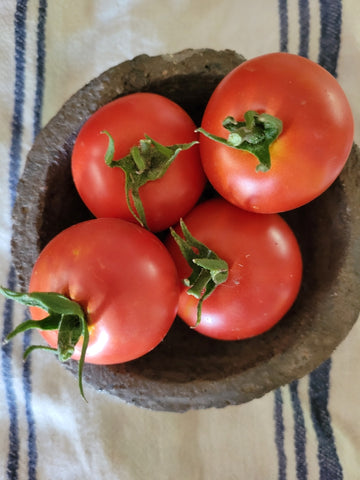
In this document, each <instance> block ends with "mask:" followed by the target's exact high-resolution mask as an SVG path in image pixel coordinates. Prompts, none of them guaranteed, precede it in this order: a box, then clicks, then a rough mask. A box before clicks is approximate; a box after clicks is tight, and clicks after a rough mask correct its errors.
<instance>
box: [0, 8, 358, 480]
mask: <svg viewBox="0 0 360 480" xmlns="http://www.w3.org/2000/svg"><path fill="white" fill-rule="evenodd" d="M359 17H360V3H359V2H358V1H357V0H343V1H341V0H311V1H310V0H267V1H266V2H265V1H263V0H252V1H251V2H248V1H246V2H245V1H243V0H222V1H221V2H219V1H218V0H217V1H215V0H196V1H193V0H169V1H165V0H154V1H152V2H150V1H147V0H107V1H105V0H103V1H95V0H76V1H70V0H62V1H55V0H49V1H47V0H0V63H1V76H0V112H1V122H0V182H1V187H0V189H1V200H2V206H1V209H0V284H1V285H3V286H8V287H10V288H14V286H15V285H16V283H15V277H14V270H13V267H12V265H11V255H10V239H11V209H12V206H13V204H14V200H15V194H16V184H17V181H18V179H19V177H20V175H21V172H22V168H23V166H24V162H25V158H26V154H27V152H28V151H29V149H30V147H31V145H32V142H33V140H34V136H35V135H36V133H37V132H38V131H39V129H40V128H41V127H42V126H43V125H44V124H46V123H47V122H48V121H49V120H50V118H51V117H52V116H53V115H55V114H56V113H57V111H58V109H59V108H60V107H61V105H62V104H63V102H64V101H66V100H67V99H68V98H69V97H70V96H71V95H72V94H73V93H75V91H76V90H78V89H79V88H80V87H81V86H82V85H83V84H85V83H87V82H88V81H89V80H90V79H92V78H93V77H95V76H97V75H98V74H100V73H101V72H102V71H104V70H106V69H107V68H109V67H111V66H113V65H115V64H118V63H120V62H122V61H124V60H127V59H131V58H133V57H135V56H136V55H138V54H141V53H147V54H149V55H156V54H161V53H174V52H177V51H180V50H182V49H185V48H203V47H209V48H214V49H216V50H220V49H225V48H228V49H233V50H236V51H237V52H239V53H242V54H243V55H244V56H245V57H247V58H251V57H254V56H256V55H260V54H263V53H268V52H272V51H279V50H281V51H289V52H292V53H298V54H300V55H304V56H308V57H309V58H311V59H312V60H314V61H317V62H318V63H320V64H321V65H323V66H324V67H325V68H327V69H328V70H329V71H330V72H331V73H332V74H333V75H335V76H336V77H337V79H338V81H339V83H340V84H341V85H342V87H343V88H344V90H345V92H346V94H347V96H348V98H349V100H350V103H351V105H352V107H353V111H354V117H355V125H356V131H355V141H356V142H357V143H358V142H359V141H360V109H359V105H360V89H359V87H358V81H359V78H360V32H359V28H358V19H359ZM34 188H36V185H34ZM359 208H360V206H359ZM24 315H25V310H24V309H23V308H22V307H19V306H16V305H14V304H12V303H11V302H8V301H5V300H4V299H3V298H0V332H1V333H0V334H1V338H2V339H3V338H4V337H5V336H6V334H7V333H8V332H9V331H10V330H11V329H12V328H13V326H14V325H17V324H18V323H20V321H22V320H23V319H24ZM339 321H341V319H339ZM37 335H38V334H37V333H33V334H29V335H25V336H24V337H22V338H20V337H19V338H15V339H14V341H13V342H11V343H9V344H7V345H6V347H3V348H2V349H1V350H0V423H1V429H0V444H1V450H0V477H1V478H3V479H8V480H25V479H29V480H35V479H37V480H50V479H51V480H63V479H66V478H72V479H76V480H77V479H82V478H91V479H107V480H118V479H121V480H142V479H144V480H145V479H146V480H149V479H154V480H155V479H156V480H172V479H174V480H175V479H176V480H177V479H184V480H187V479H189V480H218V479H220V478H221V479H223V480H238V479H241V480H242V479H246V480H265V479H266V480H272V479H279V480H293V479H297V480H305V479H309V480H313V479H321V480H325V479H326V480H340V479H348V480H357V479H360V456H359V451H360V408H359V405H360V386H359V373H358V365H359V364H360V349H359V341H360V324H359V323H357V324H356V325H355V327H354V328H353V329H352V331H351V332H350V334H349V335H348V337H347V338H346V340H345V341H344V342H343V343H342V344H341V345H340V346H339V347H338V348H337V350H336V351H335V352H334V354H333V355H332V357H331V358H330V359H329V360H327V361H326V362H325V363H324V364H322V365H321V366H320V367H319V368H317V369H316V370H315V371H314V372H312V373H310V374H309V375H307V376H306V377H304V378H302V379H301V380H299V381H295V382H293V383H291V384H290V385H287V386H284V387H282V388H280V389H278V390H276V391H274V392H270V393H269V394H267V395H265V396H264V397H263V398H261V399H258V400H254V401H252V402H249V403H247V404H244V405H239V406H229V407H227V408H224V409H218V410H217V409H208V410H202V411H189V412H187V413H183V414H178V413H166V412H154V411H150V410H145V409H141V408H137V407H134V406H130V405H127V404H125V403H123V402H121V401H120V400H119V399H117V398H114V397H112V396H110V395H108V394H103V393H98V392H96V391H95V390H94V389H92V388H91V387H88V386H85V389H86V391H85V393H86V396H87V398H88V403H87V404H86V403H85V402H84V401H83V400H82V398H81V397H80V395H79V393H78V389H77V385H76V381H74V377H73V376H72V375H71V374H70V373H69V372H68V371H67V370H65V369H64V368H63V367H62V366H61V365H60V364H59V362H58V361H57V360H56V358H54V357H53V356H52V355H50V354H46V353H41V352H34V353H33V354H32V355H31V358H30V359H29V360H28V361H27V362H25V363H23V361H22V353H23V350H24V348H25V347H26V345H27V344H28V343H29V342H30V341H32V340H33V339H36V336H37Z"/></svg>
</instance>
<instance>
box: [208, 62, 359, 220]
mask: <svg viewBox="0 0 360 480" xmlns="http://www.w3.org/2000/svg"><path fill="white" fill-rule="evenodd" d="M248 111H255V112H258V113H259V114H262V113H264V112H265V113H266V114H269V115H272V116H274V117H276V118H277V119H280V120H281V121H282V132H281V133H280V135H279V136H278V138H277V139H276V140H275V141H274V142H273V143H272V144H271V145H270V158H271V168H270V169H269V170H268V171H266V172H264V171H256V166H257V165H258V160H257V158H256V157H255V156H254V155H253V154H252V153H249V152H248V151H243V150H237V149H235V148H232V147H228V146H226V145H223V144H222V143H218V142H215V141H214V140H211V139H209V138H207V137H206V136H204V135H201V136H200V152H201V156H202V162H203V166H204V170H205V173H206V175H207V177H208V179H209V180H210V182H211V183H212V185H213V186H214V188H215V189H216V190H217V191H218V192H219V193H220V194H221V195H222V196H223V197H224V198H226V199H227V200H228V201H229V202H231V203H233V204H235V205H237V206H239V207H242V208H244V209H246V210H250V211H254V212H259V213H274V212H282V211H286V210H291V209H294V208H297V207H299V206H301V205H303V204H305V203H307V202H309V201H311V200H312V199H314V198H315V197H317V196H318V195H320V194H321V193H322V192H323V191H325V190H326V189H327V188H328V187H329V186H330V184H331V183H332V182H333V181H334V180H335V178H336V177H337V176H338V175H339V173H340V172H341V170H342V168H343V166H344V164H345V163H346V160H347V158H348V155H349V153H350V150H351V147H352V142H353V135H354V122H353V116H352V112H351V109H350V106H349V103H348V101H347V99H346V96H345V94H344V92H343V90H342V89H341V87H340V85H339V83H338V82H337V81H336V79H335V78H334V77H333V76H331V75H330V73H328V72H327V71H326V70H325V69H323V68H322V67H320V66H319V65H317V64H316V63H314V62H312V61H310V60H308V59H306V58H303V57H300V56H297V55H293V54H289V53H271V54H267V55H263V56H259V57H256V58H254V59H251V60H248V61H245V62H244V63H242V64H241V65H239V66H238V67H237V68H235V69H234V70H233V71H232V72H230V73H229V74H228V75H227V76H226V77H225V78H224V79H223V80H222V81H221V82H220V84H219V85H218V86H217V88H216V89H215V91H214V92H213V95H212V96H211V98H210V101H209V103H208V105H207V107H206V110H205V113H204V116H203V120H202V129H204V130H205V131H206V132H209V133H211V134H213V135H216V136H218V137H222V138H224V137H227V136H228V133H229V132H228V131H227V130H226V129H225V128H224V127H223V125H222V122H223V120H225V118H227V117H229V116H230V117H233V118H234V119H235V120H236V121H243V120H244V114H245V113H246V112H248Z"/></svg>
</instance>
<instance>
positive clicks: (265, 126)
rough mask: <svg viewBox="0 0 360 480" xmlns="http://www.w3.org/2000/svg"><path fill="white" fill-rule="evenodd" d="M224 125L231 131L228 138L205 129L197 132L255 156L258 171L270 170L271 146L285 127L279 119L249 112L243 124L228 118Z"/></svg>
mask: <svg viewBox="0 0 360 480" xmlns="http://www.w3.org/2000/svg"><path fill="white" fill-rule="evenodd" d="M222 125H223V127H224V128H226V130H228V131H229V136H228V138H223V137H219V136H217V135H212V134H211V133H209V132H207V131H206V130H204V129H203V128H198V129H197V131H198V132H200V133H202V134H203V135H205V136H206V137H208V138H210V139H211V140H214V141H216V142H219V143H222V144H223V145H226V146H228V147H232V148H235V149H237V150H244V151H247V152H249V153H252V154H253V155H255V157H256V158H257V159H258V160H259V164H258V165H257V166H256V171H258V172H267V171H268V170H270V168H271V158H270V150H269V149H270V145H271V144H272V143H273V142H274V141H275V140H276V139H277V138H278V137H279V135H280V133H281V132H282V126H283V125H282V121H281V120H280V119H279V118H277V117H274V116H273V115H269V114H267V113H257V112H254V111H253V110H248V111H247V112H246V113H245V114H244V121H243V122H238V121H236V120H235V119H234V118H233V117H226V118H225V120H224V121H223V123H222Z"/></svg>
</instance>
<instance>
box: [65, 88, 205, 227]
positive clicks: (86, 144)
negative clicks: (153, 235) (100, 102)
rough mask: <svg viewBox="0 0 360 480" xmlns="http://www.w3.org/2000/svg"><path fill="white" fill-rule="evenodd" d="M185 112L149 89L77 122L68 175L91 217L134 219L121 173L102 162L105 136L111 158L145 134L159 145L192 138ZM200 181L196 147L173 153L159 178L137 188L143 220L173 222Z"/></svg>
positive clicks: (159, 224)
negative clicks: (111, 148)
mask: <svg viewBox="0 0 360 480" xmlns="http://www.w3.org/2000/svg"><path fill="white" fill-rule="evenodd" d="M195 128H196V127H195V124H194V123H193V121H192V119H191V118H190V117H189V115H188V114H187V113H186V112H185V111H184V110H183V109H182V108H181V107H180V106H179V105H177V104H176V103H174V102H172V101H171V100H169V99H168V98H165V97H163V96H160V95H157V94H153V93H134V94H131V95H127V96H124V97H120V98H118V99H116V100H114V101H112V102H110V103H108V104H107V105H105V106H104V107H102V108H100V109H99V110H97V111H96V112H95V113H94V114H93V115H92V116H91V117H90V118H89V119H88V120H87V121H86V122H85V124H84V125H83V127H82V128H81V130H80V132H79V134H78V137H77V139H76V141H75V145H74V149H73V153H72V175H73V179H74V183H75V186H76V188H77V190H78V192H79V195H80V197H81V198H82V200H83V201H84V203H85V205H86V206H87V207H88V208H89V210H90V211H91V212H92V213H93V214H94V215H95V216H96V217H114V218H115V217H118V218H124V219H126V220H129V221H135V220H134V217H133V216H132V214H131V213H130V211H129V209H128V206H127V202H126V195H125V174H124V172H123V170H122V169H121V168H110V167H109V166H107V165H106V164H105V153H106V151H107V148H108V143H109V139H108V137H107V136H106V135H104V133H103V132H104V131H106V132H108V133H109V134H110V135H111V137H112V138H113V140H114V147H115V153H114V158H115V160H119V159H122V158H123V157H125V156H126V155H128V154H129V152H130V150H131V148H132V147H134V146H137V145H138V144H139V142H140V140H143V139H144V137H145V135H147V136H149V137H151V138H152V139H153V140H155V141H156V142H159V143H161V144H162V145H165V146H170V145H175V144H176V145H178V144H182V143H190V142H193V141H197V139H198V135H197V133H196V132H195ZM204 186H205V175H204V172H203V169H202V165H201V160H200V155H199V146H198V145H194V146H192V147H191V148H189V149H188V150H184V151H182V152H180V153H179V154H178V156H177V157H176V158H175V160H174V161H173V163H172V164H171V165H170V167H169V168H168V170H167V171H166V173H165V174H164V175H163V177H161V178H159V179H157V180H154V181H149V182H148V183H146V184H145V185H143V186H141V187H140V189H139V195H140V198H141V200H142V204H143V206H144V210H145V216H146V221H147V225H148V227H149V229H150V230H152V231H161V230H164V229H166V228H168V227H169V226H170V225H173V224H174V223H176V222H177V221H178V220H179V218H180V217H181V216H183V215H185V214H186V213H187V212H188V211H189V210H190V209H191V208H192V207H193V205H194V204H195V203H196V202H197V200H198V198H199V196H200V195H201V192H202V190H203V188H204Z"/></svg>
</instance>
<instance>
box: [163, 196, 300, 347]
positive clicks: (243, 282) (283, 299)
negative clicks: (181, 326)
mask: <svg viewBox="0 0 360 480" xmlns="http://www.w3.org/2000/svg"><path fill="white" fill-rule="evenodd" d="M184 222H185V224H186V226H187V228H188V230H189V231H190V233H191V234H192V236H193V237H195V238H196V239H197V240H199V241H200V242H202V243H203V244H205V245H206V246H207V247H208V248H209V249H211V250H212V251H213V252H215V253H216V254H217V255H218V256H219V257H220V258H221V259H223V260H225V262H227V264H228V277H227V280H225V282H224V283H221V284H219V285H218V286H217V287H216V289H215V290H214V291H213V293H212V294H211V295H210V296H209V297H207V298H206V299H205V300H204V301H203V303H202V313H201V321H200V323H199V324H198V325H197V326H195V325H196V321H197V305H198V302H199V300H198V299H197V298H195V297H194V296H191V295H188V293H187V291H188V287H187V286H185V284H183V285H182V287H181V288H182V289H181V293H180V301H179V310H178V314H179V316H180V317H181V318H182V319H183V320H184V321H185V322H186V323H187V324H188V325H190V326H192V327H195V330H196V331H198V332H199V333H202V334H204V335H207V336H209V337H213V338H217V339H220V340H239V339H244V338H249V337H252V336H254V335H258V334H260V333H263V332H264V331H266V330H268V329H270V328H271V327H272V326H273V325H275V324H276V323H277V322H278V321H279V320H280V319H281V318H282V317H283V316H284V315H285V313H286V312H287V311H288V310H289V308H290V307H291V306H292V304H293V302H294V301H295V299H296V297H297V295H298V292H299V288H300V284H301V278H302V257H301V253H300V248H299V245H298V243H297V240H296V238H295V236H294V234H293V232H292V230H291V229H290V227H289V226H288V224H287V223H286V222H285V221H284V220H283V219H282V218H281V217H280V215H278V214H268V215H259V214H255V213H252V212H248V211H245V210H242V209H240V208H238V207H235V206H234V205H231V204H230V203H228V202H226V201H225V200H224V199H222V198H216V199H211V200H208V201H205V202H204V203H201V204H199V205H198V206H196V207H195V208H194V209H193V210H192V211H191V212H190V213H189V214H188V215H187V216H186V217H185V218H184ZM176 231H177V232H178V233H179V232H180V230H179V228H178V227H177V228H176ZM166 245H167V248H168V249H169V251H170V253H171V255H172V257H173V259H174V261H175V264H176V266H177V269H178V273H179V277H180V278H181V279H187V278H188V277H189V275H190V273H191V269H190V266H189V264H188V263H187V261H186V260H185V258H184V256H183V255H182V254H181V252H180V249H179V248H178V245H177V244H176V242H175V241H174V239H173V238H172V237H171V236H170V237H168V238H167V241H166Z"/></svg>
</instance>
